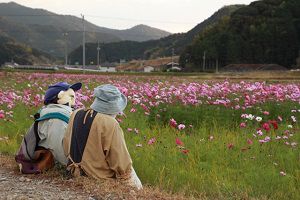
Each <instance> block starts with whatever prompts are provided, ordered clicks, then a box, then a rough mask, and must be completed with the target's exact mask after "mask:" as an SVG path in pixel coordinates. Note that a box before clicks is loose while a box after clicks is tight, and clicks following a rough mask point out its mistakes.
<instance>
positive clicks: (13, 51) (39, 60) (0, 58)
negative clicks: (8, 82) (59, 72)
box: [0, 33, 54, 65]
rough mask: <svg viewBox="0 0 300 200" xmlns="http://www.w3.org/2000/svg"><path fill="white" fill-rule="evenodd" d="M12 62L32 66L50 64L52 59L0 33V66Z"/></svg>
mask: <svg viewBox="0 0 300 200" xmlns="http://www.w3.org/2000/svg"><path fill="white" fill-rule="evenodd" d="M12 60H13V61H14V62H16V63H18V64H23V65H26V64H29V65H32V64H47V63H52V62H53V61H54V58H53V57H52V56H50V55H48V54H46V53H43V52H40V51H38V50H36V49H33V48H31V47H29V46H27V45H25V44H20V43H17V42H16V41H15V40H14V39H12V38H9V37H7V36H5V35H4V34H2V33H0V65H2V64H4V63H5V62H8V61H12Z"/></svg>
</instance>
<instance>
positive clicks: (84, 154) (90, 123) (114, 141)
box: [63, 84, 142, 189]
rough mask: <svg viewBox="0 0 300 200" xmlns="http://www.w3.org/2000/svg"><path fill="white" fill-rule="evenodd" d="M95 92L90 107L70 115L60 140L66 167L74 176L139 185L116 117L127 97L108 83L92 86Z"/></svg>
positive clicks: (125, 103)
mask: <svg viewBox="0 0 300 200" xmlns="http://www.w3.org/2000/svg"><path fill="white" fill-rule="evenodd" d="M94 96H95V100H94V102H93V104H92V105H91V108H88V109H80V110H77V111H75V112H74V113H73V114H72V116H71V118H70V123H69V125H68V128H67V131H66V134H65V137H64V140H63V146H64V151H65V154H66V156H67V157H68V165H67V169H68V170H69V172H70V174H72V175H74V176H80V175H84V176H90V177H93V178H96V179H118V180H120V181H123V182H124V183H127V184H128V185H129V186H133V187H135V188H137V189H142V184H141V181H140V180H139V178H138V176H137V175H136V173H135V170H134V168H133V167H132V160H131V157H130V155H129V152H128V150H127V146H126V143H125V139H124V134H123V131H122V128H121V127H120V125H119V123H118V121H117V120H116V119H115V118H116V116H117V115H118V114H120V113H122V112H123V110H124V109H125V107H126V105H127V98H126V97H125V96H124V95H123V94H122V93H121V92H120V91H119V90H118V88H117V87H115V86H113V85H109V84H108V85H101V86H99V87H97V88H95V91H94Z"/></svg>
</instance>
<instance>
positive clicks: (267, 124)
mask: <svg viewBox="0 0 300 200" xmlns="http://www.w3.org/2000/svg"><path fill="white" fill-rule="evenodd" d="M262 128H263V129H265V130H266V131H270V130H271V128H270V124H269V123H264V124H263V126H262Z"/></svg>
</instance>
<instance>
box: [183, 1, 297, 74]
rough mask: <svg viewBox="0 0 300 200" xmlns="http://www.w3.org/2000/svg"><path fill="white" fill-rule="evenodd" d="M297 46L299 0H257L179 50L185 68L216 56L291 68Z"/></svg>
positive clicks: (227, 60) (229, 60) (223, 62)
mask: <svg viewBox="0 0 300 200" xmlns="http://www.w3.org/2000/svg"><path fill="white" fill-rule="evenodd" d="M299 50H300V1H299V0H261V1H256V2H253V3H251V4H250V5H249V6H246V7H243V8H240V9H238V10H237V11H235V12H234V13H233V14H232V15H231V17H230V18H224V19H223V20H221V21H220V22H219V23H218V24H217V25H216V26H213V27H210V28H209V29H207V30H206V31H204V32H202V33H201V34H200V35H199V36H198V37H197V39H195V41H194V42H193V43H192V45H190V46H188V47H187V48H186V49H185V51H184V53H182V55H181V58H180V62H181V64H182V65H184V66H186V67H187V68H188V67H190V68H199V66H202V59H203V55H204V52H205V53H206V59H212V60H216V59H218V61H219V63H221V66H225V65H227V64H232V63H236V64H239V63H244V64H246V63H247V64H258V63H259V64H264V63H273V64H279V65H283V66H285V67H288V68H291V67H292V66H294V65H295V63H296V59H297V57H298V55H299Z"/></svg>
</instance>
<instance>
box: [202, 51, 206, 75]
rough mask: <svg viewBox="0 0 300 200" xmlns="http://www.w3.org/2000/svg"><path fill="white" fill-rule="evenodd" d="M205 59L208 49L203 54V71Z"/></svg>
mask: <svg viewBox="0 0 300 200" xmlns="http://www.w3.org/2000/svg"><path fill="white" fill-rule="evenodd" d="M205 59H206V51H204V54H203V66H202V71H203V72H204V70H205Z"/></svg>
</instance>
